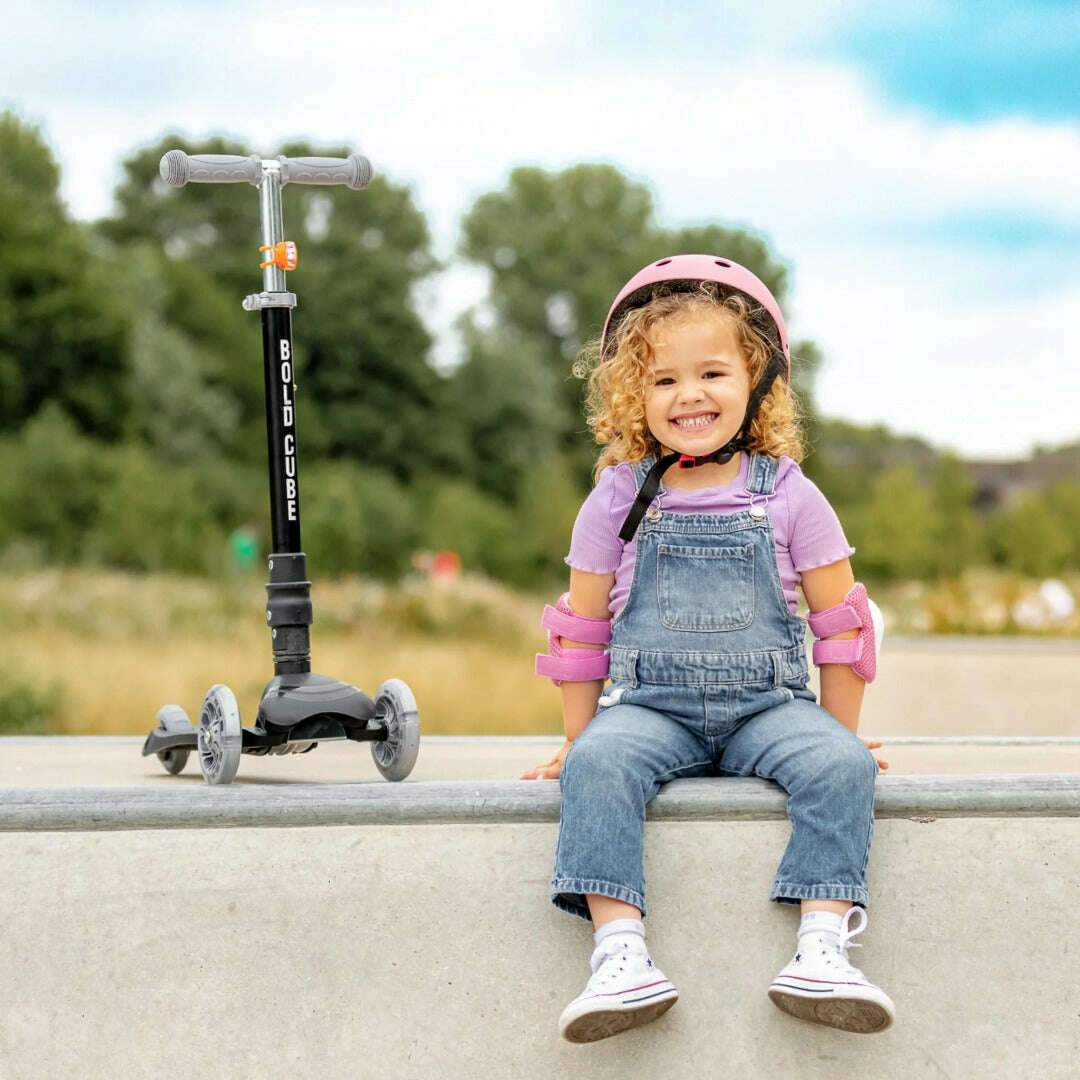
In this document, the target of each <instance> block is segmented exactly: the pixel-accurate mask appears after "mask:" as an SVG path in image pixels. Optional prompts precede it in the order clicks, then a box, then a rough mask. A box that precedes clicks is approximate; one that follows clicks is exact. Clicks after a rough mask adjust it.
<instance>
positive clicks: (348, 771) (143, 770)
mask: <svg viewBox="0 0 1080 1080" xmlns="http://www.w3.org/2000/svg"><path fill="white" fill-rule="evenodd" d="M148 730H149V729H148ZM883 739H884V742H885V745H884V747H882V749H881V750H880V751H877V753H878V756H880V757H883V758H884V759H885V760H886V761H888V762H889V770H888V773H887V774H885V775H889V776H896V775H898V774H901V773H935V774H939V773H1032V772H1054V773H1058V772H1062V773H1067V772H1076V773H1080V737H1075V736H1073V737H1067V738H1051V737H1042V738H1040V737H1030V736H1012V737H1009V738H991V737H987V738H978V737H973V736H967V737H964V738H935V737H931V736H902V737H896V738H889V737H888V736H884V737H883ZM142 744H143V739H142V738H141V737H137V736H129V735H116V736H108V735H87V736H75V737H61V736H39V737H28V736H22V737H19V736H8V737H6V738H0V788H5V787H67V786H70V785H82V784H87V785H96V786H113V785H117V786H122V787H128V786H131V785H136V784H149V785H151V786H153V787H156V788H158V787H160V788H173V787H177V786H180V787H184V786H188V785H192V784H195V785H202V784H203V782H204V781H203V778H202V774H201V773H200V772H199V764H198V761H197V760H196V757H195V756H194V755H192V757H191V759H190V760H189V762H188V765H187V768H186V769H185V770H184V772H182V773H181V774H180V775H179V776H169V775H168V774H167V773H166V772H165V771H164V769H162V767H161V765H160V764H159V763H158V761H157V758H156V757H154V756H151V757H148V758H144V757H141V756H140V751H141V749H142ZM561 745H562V739H559V738H553V737H545V736H536V737H522V738H515V737H468V736H437V735H436V736H431V735H426V736H422V737H421V742H420V756H419V758H418V759H417V763H416V768H415V769H414V770H413V772H412V775H411V776H410V777H409V782H412V781H425V780H512V779H517V777H519V776H520V775H521V774H522V773H523V772H524V771H525V770H526V769H529V768H532V766H534V765H539V764H541V762H544V761H547V760H549V759H550V758H551V756H552V754H554V753H555V751H556V750H557V749H558V748H559V746H561ZM364 780H377V781H380V782H382V779H381V777H380V775H379V772H378V770H377V769H376V768H375V765H374V762H373V761H372V760H371V751H370V749H369V748H368V747H366V746H363V745H360V744H355V743H349V744H346V743H342V742H322V743H320V744H319V745H318V746H317V747H316V748H315V749H314V750H312V751H311V753H309V754H298V755H292V754H289V755H282V756H273V757H257V756H255V755H253V754H244V755H243V757H242V758H241V760H240V769H239V772H238V773H237V777H236V780H235V781H234V784H295V783H309V784H345V783H351V782H355V781H364Z"/></svg>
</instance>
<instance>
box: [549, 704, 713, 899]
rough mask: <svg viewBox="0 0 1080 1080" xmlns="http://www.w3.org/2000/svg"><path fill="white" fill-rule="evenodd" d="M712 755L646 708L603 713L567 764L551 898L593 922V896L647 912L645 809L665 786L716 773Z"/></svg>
mask: <svg viewBox="0 0 1080 1080" xmlns="http://www.w3.org/2000/svg"><path fill="white" fill-rule="evenodd" d="M711 768H712V765H711V762H710V760H709V752H708V749H707V748H706V747H705V746H704V745H703V743H702V741H701V739H700V738H699V737H698V736H697V735H695V734H694V733H693V732H692V731H691V730H689V729H688V728H687V727H685V726H684V725H683V724H681V723H679V722H678V721H677V720H674V719H672V718H671V717H669V716H667V715H665V714H664V713H661V712H659V711H657V710H655V709H647V708H643V707H642V706H638V705H630V704H627V705H612V706H609V707H607V708H602V709H601V710H600V711H599V712H598V713H597V715H596V716H595V717H594V718H593V719H592V720H591V721H590V722H589V725H588V727H586V728H585V730H584V731H583V732H582V733H581V735H579V736H578V737H577V739H576V740H575V741H574V744H573V746H571V748H570V752H569V753H568V754H567V756H566V760H565V761H564V762H563V769H562V776H561V777H560V781H559V782H560V785H561V788H562V811H561V814H560V817H559V840H558V845H557V847H556V851H555V869H554V872H553V875H552V880H551V900H552V902H553V903H554V904H555V906H556V907H558V908H560V909H561V910H563V911H567V912H570V913H571V914H573V915H580V916H581V917H583V918H586V919H587V918H589V917H590V916H589V909H588V905H587V903H586V901H585V897H586V895H590V894H593V895H600V896H610V897H612V898H613V899H616V900H622V901H624V902H625V903H628V904H633V905H634V906H635V907H636V908H638V909H639V910H640V911H641V913H642V915H643V916H644V914H645V869H644V835H645V807H646V805H647V804H648V803H649V802H651V801H652V799H653V798H654V797H655V795H656V793H657V791H658V790H659V788H660V785H661V784H664V783H666V782H667V781H669V780H673V779H675V778H676V777H677V776H701V775H704V774H705V773H707V772H709V771H711Z"/></svg>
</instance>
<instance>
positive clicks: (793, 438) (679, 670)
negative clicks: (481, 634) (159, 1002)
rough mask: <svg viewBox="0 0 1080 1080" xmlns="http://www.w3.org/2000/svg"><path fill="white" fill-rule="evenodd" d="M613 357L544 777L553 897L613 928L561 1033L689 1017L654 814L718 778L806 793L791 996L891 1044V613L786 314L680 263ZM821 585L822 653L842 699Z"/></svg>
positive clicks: (550, 663)
mask: <svg viewBox="0 0 1080 1080" xmlns="http://www.w3.org/2000/svg"><path fill="white" fill-rule="evenodd" d="M595 361H596V362H595V366H594V368H593V370H592V372H591V374H590V375H589V424H590V426H591V427H592V429H593V432H594V434H595V437H596V439H597V441H598V442H599V443H601V444H602V445H603V446H604V447H605V449H604V451H603V452H602V453H601V455H600V459H599V462H598V464H597V467H596V477H597V479H596V486H595V487H594V489H593V491H592V492H591V494H590V495H589V497H588V498H587V499H586V501H585V503H584V505H583V506H582V508H581V511H580V513H579V514H578V518H577V522H576V524H575V526H574V532H573V538H572V540H571V545H570V554H569V556H568V557H567V559H566V561H567V563H568V564H569V565H570V567H571V573H570V591H569V593H568V594H567V595H565V596H563V597H562V598H561V599H560V601H559V603H558V605H557V607H554V608H553V607H548V608H546V609H545V612H544V618H543V620H542V621H543V624H544V625H545V626H546V627H547V628H548V630H549V654H548V655H541V656H538V657H537V672H538V673H539V674H542V675H548V676H551V677H552V678H553V679H554V680H555V681H556V684H557V685H561V686H562V696H563V716H564V723H565V729H566V742H565V744H564V745H563V747H562V748H561V749H560V751H559V752H558V754H556V755H555V757H554V758H553V759H552V760H551V761H549V762H547V763H546V764H545V765H540V766H538V767H536V768H535V769H531V770H529V771H528V772H526V773H525V774H524V775H523V777H522V779H545V778H546V779H554V778H556V777H558V778H559V779H560V784H561V789H562V815H561V820H560V824H559V839H558V845H557V849H556V854H555V869H554V875H553V878H552V882H551V898H552V901H553V902H554V903H555V905H556V906H557V907H559V908H561V909H562V910H563V911H567V912H570V913H571V914H574V915H579V916H581V917H583V918H591V919H592V922H593V925H594V927H595V934H594V940H595V949H594V951H593V953H592V956H591V958H590V961H589V964H590V968H591V970H592V973H593V974H592V977H591V978H590V979H589V980H588V983H587V984H586V987H585V990H584V991H583V992H582V993H581V994H580V995H579V996H578V997H577V998H575V999H574V1000H573V1001H572V1002H571V1003H570V1004H569V1005H568V1006H567V1007H566V1009H565V1010H564V1011H563V1014H562V1017H561V1018H560V1022H559V1027H560V1031H561V1032H562V1034H563V1036H564V1037H565V1038H567V1039H569V1040H570V1041H572V1042H590V1041H593V1040H595V1039H602V1038H604V1037H605V1036H608V1035H613V1034H616V1033H617V1032H620V1031H623V1030H626V1029H627V1028H630V1027H635V1026H637V1025H639V1024H644V1023H646V1022H648V1021H650V1020H653V1019H655V1018H656V1017H657V1016H659V1015H660V1014H661V1013H663V1012H665V1011H666V1010H667V1009H668V1008H670V1007H671V1006H672V1005H673V1004H674V1003H675V1000H676V998H677V997H678V994H677V991H676V989H675V987H674V986H673V985H672V983H671V981H670V980H669V979H667V978H666V977H665V976H664V975H663V974H661V972H660V971H659V969H658V968H657V967H656V966H655V965H654V964H653V961H652V959H651V958H650V956H649V952H648V949H647V947H646V944H645V929H644V925H643V922H642V920H643V919H644V917H645V912H646V906H645V895H644V892H645V882H644V870H643V839H644V824H645V807H646V804H647V803H649V802H650V801H651V800H652V798H653V797H654V796H655V795H656V793H657V790H658V789H659V787H660V785H661V784H664V783H667V782H668V781H669V780H673V779H675V778H676V777H684V776H702V775H715V774H717V773H720V774H722V775H732V776H751V775H756V776H762V777H765V778H767V779H771V780H775V781H777V782H778V783H779V784H780V785H781V786H782V787H783V788H784V789H785V790H786V792H787V793H788V816H789V817H790V819H791V822H792V832H791V838H790V841H789V843H788V846H787V850H786V851H785V853H784V857H783V859H782V860H781V862H780V867H779V870H778V871H777V875H776V879H775V881H774V882H773V886H772V891H771V894H770V898H771V899H772V900H775V901H777V902H779V903H782V904H799V905H800V907H801V912H802V918H801V922H800V923H799V928H798V944H797V950H796V953H795V956H794V959H793V960H792V961H791V962H790V963H789V964H788V965H787V966H786V967H785V968H784V969H783V970H782V971H781V972H780V973H779V974H778V975H777V977H776V978H775V979H774V980H773V982H772V984H771V985H770V987H769V991H768V992H769V997H770V998H771V999H772V1001H773V1002H774V1003H775V1004H776V1005H777V1006H779V1008H781V1009H783V1010H784V1011H785V1012H788V1013H790V1014H791V1015H793V1016H796V1017H799V1018H801V1019H804V1020H812V1021H816V1022H818V1023H822V1024H828V1025H830V1026H832V1027H837V1028H842V1029H844V1030H847V1031H859V1032H873V1031H881V1030H883V1029H884V1028H886V1027H888V1025H889V1024H890V1023H891V1022H892V1019H893V1015H894V1009H893V1004H892V1002H891V1001H890V1000H889V997H888V996H887V995H886V994H885V993H884V991H882V990H881V989H880V988H879V987H877V986H875V985H873V984H872V983H871V982H869V981H868V980H867V979H866V978H865V976H864V975H863V974H862V973H861V972H860V971H859V970H858V969H857V968H855V967H853V966H852V965H851V964H850V963H849V961H848V958H847V950H848V946H849V942H850V940H851V938H852V937H854V936H855V935H856V934H858V933H860V932H861V931H862V930H863V929H864V928H865V927H866V923H867V919H866V914H865V908H866V905H867V901H868V896H867V889H866V865H867V860H868V858H869V853H870V841H871V837H872V836H873V831H874V815H873V799H874V781H875V777H876V776H877V773H878V767H879V766H880V768H882V769H885V768H888V764H887V763H886V762H884V761H881V760H876V759H875V757H874V755H873V753H872V752H871V751H872V749H874V748H876V747H878V746H880V745H881V744H880V743H878V742H872V741H870V740H867V739H862V738H860V737H859V736H857V735H856V730H857V728H858V722H859V709H860V706H861V703H862V693H863V689H864V686H865V683H866V682H869V681H870V680H871V679H872V678H873V676H874V673H875V666H876V657H877V647H878V643H879V641H880V633H881V630H880V614H879V613H878V612H877V609H876V607H875V606H874V605H873V604H872V602H870V601H869V600H868V598H867V596H866V590H865V588H863V586H862V585H857V584H856V583H855V581H854V578H853V576H852V571H851V564H850V562H849V561H848V556H849V555H851V554H852V553H853V551H854V548H852V547H850V546H849V545H848V543H847V540H846V539H845V537H844V534H843V531H842V529H841V527H840V523H839V521H838V520H837V518H836V514H835V513H834V512H833V510H832V508H831V507H830V506H829V504H828V503H827V502H826V500H825V498H824V496H823V495H822V494H821V492H820V491H819V490H818V489H817V488H816V487H815V486H814V484H813V483H811V481H810V480H808V479H807V478H806V477H805V476H803V474H802V471H801V470H800V469H799V466H798V464H797V462H798V461H799V460H801V458H802V456H803V455H802V444H801V437H800V432H799V427H798V422H797V415H796V409H795V404H794V399H793V397H792V394H791V391H790V387H789V383H790V374H791V360H790V354H789V351H788V343H787V331H786V328H785V326H784V321H783V316H782V315H781V313H780V308H779V305H778V304H777V303H776V300H775V299H774V298H773V297H772V295H771V294H770V292H769V290H768V289H767V288H766V287H765V286H764V284H763V283H762V282H761V281H760V280H759V279H758V278H757V277H756V276H755V275H754V274H752V273H751V272H750V271H749V270H747V269H745V268H744V267H741V266H739V265H738V264H736V263H733V262H731V261H730V260H728V259H721V258H716V257H714V256H710V255H679V256H675V257H672V258H668V259H662V260H660V261H659V262H657V263H654V264H651V265H650V266H647V267H645V268H644V269H643V270H642V271H640V272H639V273H638V274H637V275H635V276H634V277H633V278H632V279H631V280H630V281H629V282H628V283H627V285H625V286H624V287H623V289H622V290H621V292H620V293H619V295H618V296H617V297H616V300H615V303H614V304H613V306H612V308H611V311H610V313H609V314H608V318H607V322H606V323H605V326H604V332H603V335H602V336H601V338H600V341H599V344H598V346H597V348H596V349H595ZM579 373H580V374H583V373H584V371H583V370H581V369H579ZM797 585H798V586H801V587H802V590H803V594H804V596H805V597H806V601H807V604H808V605H809V608H810V612H811V616H810V620H809V622H810V626H811V630H812V631H813V632H814V633H815V635H816V636H817V637H818V638H819V639H822V640H819V641H818V642H817V643H816V644H815V646H814V659H815V662H816V663H818V664H822V665H825V666H823V667H822V670H821V704H820V705H818V704H817V702H816V699H815V697H814V694H813V692H812V691H810V690H808V689H807V684H808V682H809V673H808V670H807V658H806V648H805V628H806V624H805V623H804V622H803V620H802V619H800V618H798V617H797V616H796V614H795V611H796V607H797V596H796V592H795V588H796V586H797ZM875 624H877V625H876V626H875ZM604 646H608V647H607V648H606V649H605V648H604ZM608 676H610V679H611V685H610V687H609V688H608V689H607V691H606V692H604V681H605V679H606V678H607V677H608ZM856 914H857V921H855V920H854V919H853V917H854V916H856Z"/></svg>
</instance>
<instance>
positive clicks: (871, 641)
mask: <svg viewBox="0 0 1080 1080" xmlns="http://www.w3.org/2000/svg"><path fill="white" fill-rule="evenodd" d="M807 621H808V622H809V623H810V629H811V631H813V634H814V637H817V638H828V637H832V635H833V634H842V633H843V632H844V631H845V630H856V629H857V630H858V631H859V635H858V637H855V638H850V639H846V640H843V641H815V642H814V663H815V664H817V665H818V666H819V667H820V666H821V665H822V664H850V665H851V668H852V670H853V671H854V672H855V674H856V675H858V676H859V677H860V678H862V679H863V680H865V681H866V682H868V683H869V682H873V681H874V677H875V676H876V675H877V658H878V653H879V652H880V650H881V640H882V638H883V637H884V636H885V620H884V618H883V617H882V614H881V609H880V608H879V607H878V606H877V604H875V603H874V601H873V600H871V599H870V598H869V597H868V596H867V595H866V586H865V585H863V584H862V583H861V582H858V581H857V582H855V584H854V586H853V587H852V589H851V591H850V592H849V593H848V594H847V596H845V597H844V599H843V600H842V601H841V602H840V603H839V604H837V605H836V606H835V607H831V608H828V609H826V610H825V611H818V612H815V613H814V614H812V615H811V616H810V618H809V619H808V620H807Z"/></svg>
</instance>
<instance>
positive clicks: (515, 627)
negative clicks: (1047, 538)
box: [0, 569, 1080, 734]
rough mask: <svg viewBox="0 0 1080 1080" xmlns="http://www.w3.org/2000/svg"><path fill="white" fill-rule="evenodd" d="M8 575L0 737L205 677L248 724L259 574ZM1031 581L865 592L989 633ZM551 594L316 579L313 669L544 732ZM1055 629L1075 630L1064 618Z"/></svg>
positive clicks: (71, 723) (468, 727)
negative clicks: (542, 659) (225, 692)
mask: <svg viewBox="0 0 1080 1080" xmlns="http://www.w3.org/2000/svg"><path fill="white" fill-rule="evenodd" d="M1070 584H1071V585H1072V586H1073V588H1074V593H1075V591H1076V583H1075V582H1073V583H1070ZM5 585H6V587H5V590H4V592H3V595H2V597H0V619H2V620H3V625H4V626H5V628H6V629H7V631H8V636H7V643H6V644H7V647H6V648H5V650H4V656H3V659H2V660H0V733H6V734H13V733H16V732H35V731H40V732H44V731H48V732H55V733H63V734H145V733H146V732H147V731H149V730H150V728H151V727H153V724H154V714H155V712H156V711H157V709H158V708H159V706H161V705H162V704H164V703H167V702H172V703H176V704H179V705H181V706H182V707H183V708H184V709H185V710H186V711H187V712H188V714H189V715H190V716H192V717H193V718H194V717H196V716H197V713H198V709H199V705H200V704H201V702H202V698H203V695H204V694H205V692H206V690H207V688H208V687H209V686H211V685H212V684H214V683H217V682H224V683H227V684H228V685H229V686H230V687H231V688H232V689H233V691H234V692H235V693H236V696H237V699H238V701H239V703H240V709H241V715H242V717H243V720H244V722H245V723H247V724H250V723H252V722H253V720H254V715H255V708H256V705H257V703H258V700H259V696H260V694H261V691H262V688H263V686H264V684H265V683H266V681H267V679H268V678H269V677H270V675H271V674H272V671H273V668H272V663H271V656H270V641H269V634H268V632H267V630H266V628H265V626H264V625H263V623H262V612H263V610H264V607H263V604H264V598H265V590H264V587H263V583H262V581H261V580H260V579H257V578H242V579H239V578H237V579H226V580H215V581H210V580H205V579H194V578H182V577H174V576H169V575H150V576H136V575H130V574H122V573H110V572H103V571H100V570H94V571H91V570H81V569H54V570H41V571H34V572H23V573H19V574H14V575H10V576H8V577H7V578H6V581H5ZM1031 587H1032V585H1031V583H1028V584H1027V585H1025V584H1024V583H1022V582H1017V581H1016V580H1015V579H1012V578H1004V577H1001V576H998V577H993V576H990V577H986V578H978V577H973V578H971V579H970V580H969V579H965V581H964V582H960V583H952V584H948V585H942V586H936V587H930V586H924V585H908V586H897V587H895V588H893V589H891V590H882V591H881V592H880V593H877V594H876V595H877V596H878V598H879V602H881V603H882V606H883V607H884V608H885V611H886V616H887V619H888V622H889V627H890V633H892V634H898V633H900V634H902V633H908V634H911V633H925V632H926V631H927V630H933V629H935V628H937V629H949V630H955V631H958V632H967V633H972V632H975V633H978V632H990V631H994V630H996V631H997V632H1001V631H1002V630H1005V631H1008V630H1010V629H1011V630H1013V631H1015V629H1016V628H1015V626H1012V627H1010V626H1009V625H1008V619H1007V612H1008V610H1009V608H1010V605H1011V604H1013V603H1014V602H1015V599H1016V598H1017V597H1020V596H1022V595H1023V593H1024V589H1025V588H1026V589H1028V590H1029V591H1030V589H1031ZM551 599H552V597H551V596H547V597H544V596H530V595H527V594H522V593H517V592H514V591H512V590H509V589H507V588H504V587H502V586H500V585H498V584H496V583H493V582H490V581H487V580H485V579H482V578H474V577H469V576H466V577H465V578H463V579H461V580H460V581H458V582H455V583H453V584H452V585H449V586H438V585H435V584H432V583H431V582H428V581H426V580H421V579H417V580H413V581H407V582H404V583H403V584H401V585H399V586H395V587H393V588H388V587H386V586H382V585H379V584H377V583H372V582H365V581H361V580H357V579H347V580H342V581H337V582H324V583H316V585H315V586H314V588H313V601H314V607H315V620H316V621H315V625H314V626H313V627H312V653H313V667H314V669H315V670H316V671H320V672H322V673H324V674H327V675H332V676H334V677H336V678H340V679H344V680H346V681H348V682H352V683H354V684H355V685H357V686H359V687H360V688H361V689H363V690H365V691H366V692H367V693H369V694H371V695H374V693H375V691H376V690H377V688H378V686H379V685H380V684H381V683H382V682H383V680H385V679H387V678H391V677H396V678H401V679H404V680H405V681H406V682H407V683H408V684H409V685H410V687H411V688H412V689H413V691H414V693H415V694H416V697H417V700H418V702H419V703H420V707H421V716H422V725H423V730H424V732H425V733H426V734H557V733H559V732H560V731H561V730H562V719H561V709H560V696H559V692H558V691H557V690H556V689H555V688H554V687H552V685H551V684H550V683H549V682H548V681H546V680H541V679H537V678H536V677H535V676H534V675H533V673H532V667H533V660H532V658H533V654H534V653H535V652H536V651H538V650H541V649H543V648H544V647H545V642H544V636H543V632H542V631H541V629H540V627H539V616H540V611H541V609H542V607H543V604H544V603H545V601H550V600H551ZM1003 612H1005V613H1006V616H1005V617H1004V620H1005V621H1004V622H1002V621H1001V620H1002V618H1003V615H1002V613H1003ZM980 619H981V620H982V621H981V622H980ZM995 620H997V621H996V622H995ZM1056 629H1057V631H1058V632H1059V633H1064V634H1067V635H1076V634H1077V633H1078V632H1080V626H1078V625H1077V618H1076V617H1075V616H1074V617H1073V618H1072V619H1071V620H1069V621H1066V622H1063V623H1060V624H1059V625H1058V626H1057V627H1056ZM920 677H921V676H920Z"/></svg>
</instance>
